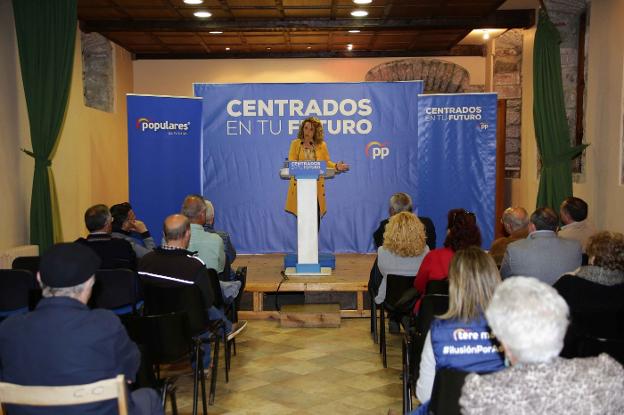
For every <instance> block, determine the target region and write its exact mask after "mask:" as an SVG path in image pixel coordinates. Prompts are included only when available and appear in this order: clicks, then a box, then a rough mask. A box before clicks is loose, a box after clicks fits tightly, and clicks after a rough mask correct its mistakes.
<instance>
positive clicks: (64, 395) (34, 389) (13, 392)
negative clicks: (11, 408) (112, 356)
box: [0, 375, 128, 415]
mask: <svg viewBox="0 0 624 415" xmlns="http://www.w3.org/2000/svg"><path fill="white" fill-rule="evenodd" d="M110 399H117V406H118V408H119V415H127V414H128V397H127V393H126V384H125V381H124V376H123V375H118V376H117V377H116V378H112V379H106V380H100V381H98V382H94V383H89V384H86V385H73V386H22V385H16V384H13V383H5V382H0V404H15V405H29V406H66V405H80V404H85V403H94V402H101V401H107V400H110ZM2 414H4V411H3V409H2V405H0V415H2Z"/></svg>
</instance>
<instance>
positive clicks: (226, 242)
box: [204, 199, 236, 265]
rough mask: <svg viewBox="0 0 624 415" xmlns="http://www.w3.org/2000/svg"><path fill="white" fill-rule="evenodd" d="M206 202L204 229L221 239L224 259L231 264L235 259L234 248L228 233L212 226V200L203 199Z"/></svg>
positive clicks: (213, 216) (213, 214)
mask: <svg viewBox="0 0 624 415" xmlns="http://www.w3.org/2000/svg"><path fill="white" fill-rule="evenodd" d="M204 203H205V204H206V223H205V224H204V230H205V231H206V232H210V233H215V234H217V235H219V237H221V239H222V240H223V248H224V250H225V259H226V260H227V261H228V262H229V263H230V265H232V263H233V262H234V260H235V259H236V249H235V248H234V245H232V240H231V239H230V234H228V233H227V232H225V231H217V230H215V228H214V218H215V211H214V206H213V205H212V202H211V201H210V200H208V199H204Z"/></svg>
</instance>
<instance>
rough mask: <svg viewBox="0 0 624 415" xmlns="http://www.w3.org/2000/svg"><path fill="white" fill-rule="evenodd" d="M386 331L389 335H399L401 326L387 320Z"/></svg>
mask: <svg viewBox="0 0 624 415" xmlns="http://www.w3.org/2000/svg"><path fill="white" fill-rule="evenodd" d="M388 331H389V332H390V334H401V326H400V325H399V322H398V321H394V320H388Z"/></svg>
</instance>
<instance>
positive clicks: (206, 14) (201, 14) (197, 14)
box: [193, 10, 212, 18]
mask: <svg viewBox="0 0 624 415" xmlns="http://www.w3.org/2000/svg"><path fill="white" fill-rule="evenodd" d="M193 16H195V17H201V18H206V17H210V16H212V13H210V12H206V11H203V10H202V11H198V12H195V13H193Z"/></svg>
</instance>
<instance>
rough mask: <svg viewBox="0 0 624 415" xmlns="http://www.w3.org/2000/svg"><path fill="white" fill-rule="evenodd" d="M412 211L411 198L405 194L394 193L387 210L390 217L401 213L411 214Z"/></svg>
mask: <svg viewBox="0 0 624 415" xmlns="http://www.w3.org/2000/svg"><path fill="white" fill-rule="evenodd" d="M412 209H413V207H412V198H411V197H410V196H409V195H408V194H407V193H403V192H399V193H395V194H393V195H392V197H391V198H390V208H389V209H388V213H389V214H390V216H392V215H396V214H397V213H401V212H411V211H412Z"/></svg>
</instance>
